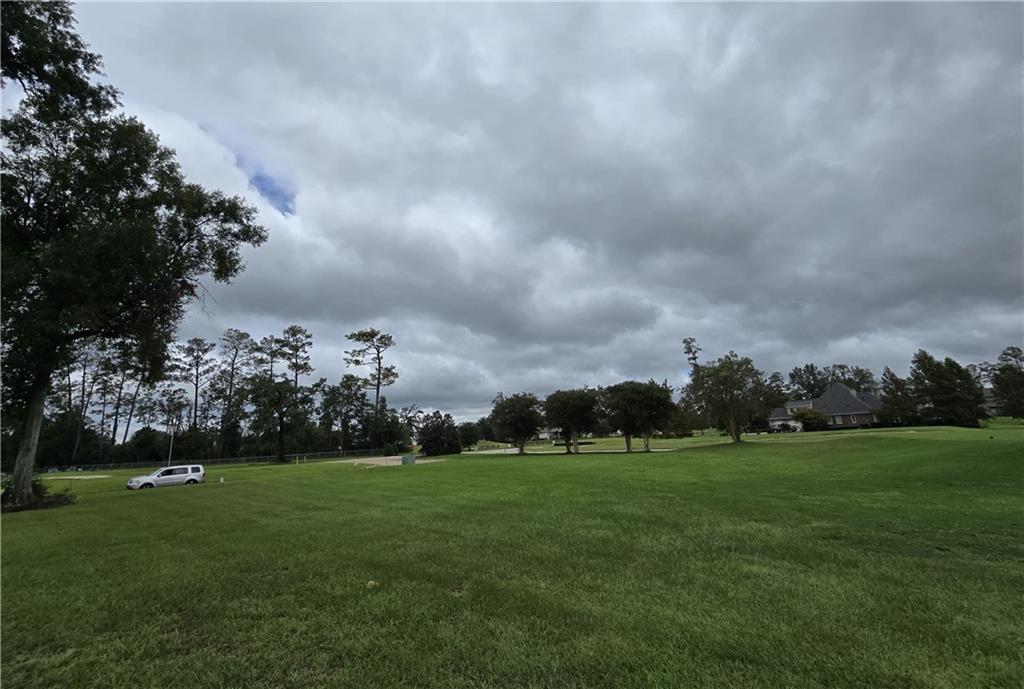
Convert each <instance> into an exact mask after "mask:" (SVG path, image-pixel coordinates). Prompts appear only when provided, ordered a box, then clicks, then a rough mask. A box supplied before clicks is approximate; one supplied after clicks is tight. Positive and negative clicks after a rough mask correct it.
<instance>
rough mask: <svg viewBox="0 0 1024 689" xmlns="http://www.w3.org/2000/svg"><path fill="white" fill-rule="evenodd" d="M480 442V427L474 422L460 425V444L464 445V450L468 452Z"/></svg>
mask: <svg viewBox="0 0 1024 689" xmlns="http://www.w3.org/2000/svg"><path fill="white" fill-rule="evenodd" d="M480 440H481V435H480V426H478V425H477V424H475V423H473V422H472V421H467V422H466V423H462V424H459V443H460V444H461V445H462V449H464V450H468V449H469V448H471V447H476V445H477V443H479V442H480Z"/></svg>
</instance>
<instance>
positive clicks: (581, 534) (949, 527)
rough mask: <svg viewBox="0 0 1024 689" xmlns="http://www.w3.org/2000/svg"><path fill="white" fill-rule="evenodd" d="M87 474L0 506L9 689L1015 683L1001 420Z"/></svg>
mask: <svg viewBox="0 0 1024 689" xmlns="http://www.w3.org/2000/svg"><path fill="white" fill-rule="evenodd" d="M106 473H110V474H113V475H114V478H111V479H100V480H92V481H78V482H70V481H68V482H65V481H62V480H57V481H55V482H54V484H55V485H57V486H60V485H63V484H64V483H67V484H69V485H71V484H73V485H74V490H75V491H76V492H78V493H79V495H80V498H79V501H78V502H77V504H75V505H73V506H71V507H67V508H62V509H58V510H50V511H40V512H29V513H15V514H7V515H4V517H3V541H2V558H3V563H2V564H3V568H2V584H3V587H2V601H0V602H2V613H3V619H2V631H3V649H2V651H3V666H2V678H0V679H2V683H3V687H4V689H17V688H21V687H47V688H51V687H62V688H69V689H70V688H74V687H126V688H127V687H131V688H133V689H134V688H136V687H172V686H173V687H188V688H202V687H244V688H256V687H268V688H269V687H275V688H277V687H320V686H323V687H355V688H359V689H363V688H369V687H407V686H409V687H411V686H416V687H556V688H559V689H561V688H563V687H616V688H618V687H638V688H644V689H648V688H651V687H729V688H732V687H773V688H774V687H863V688H865V689H867V688H882V687H892V688H894V689H895V688H899V689H907V688H914V687H948V688H950V689H965V688H968V687H985V688H991V687H1019V686H1021V684H1022V682H1024V661H1022V652H1021V649H1022V648H1024V631H1022V630H1024V595H1022V593H1024V547H1022V533H1024V428H1022V427H1020V426H1012V425H1007V424H1003V425H1000V426H998V427H996V426H993V427H992V428H988V429H980V430H957V429H913V430H900V431H864V432H846V433H820V434H793V435H788V434H787V435H780V436H772V437H763V438H761V439H751V440H750V441H749V442H747V443H744V444H743V445H742V446H739V447H734V446H729V445H722V444H708V443H705V444H700V443H699V442H696V441H695V442H694V443H693V444H692V446H687V447H685V448H684V449H681V450H678V451H675V452H660V453H651V454H648V455H643V454H634V455H631V456H627V455H622V454H606V455H587V456H582V457H564V456H527V457H512V456H500V455H491V456H487V455H478V456H473V457H462V458H457V459H452V460H450V461H447V462H441V463H437V464H429V465H418V466H410V467H385V468H372V469H367V468H358V467H353V466H351V465H344V464H306V465H298V466H294V465H293V466H284V467H274V466H260V467H232V468H225V469H217V468H216V467H210V468H209V479H210V483H208V484H207V485H204V486H199V487H196V488H184V487H182V488H166V489H158V490H151V491H144V492H131V493H130V492H127V491H125V490H124V489H123V484H124V478H125V477H126V476H127V475H130V474H131V473H133V472H106ZM220 477H223V478H224V479H225V481H224V483H223V484H221V483H219V478H220ZM370 581H374V582H376V583H377V586H375V587H368V585H367V584H368V582H370Z"/></svg>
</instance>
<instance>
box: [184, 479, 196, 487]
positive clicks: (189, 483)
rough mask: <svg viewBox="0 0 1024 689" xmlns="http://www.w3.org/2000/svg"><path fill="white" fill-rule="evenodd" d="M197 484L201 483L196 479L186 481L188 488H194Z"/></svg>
mask: <svg viewBox="0 0 1024 689" xmlns="http://www.w3.org/2000/svg"><path fill="white" fill-rule="evenodd" d="M197 483H199V481H197V480H195V479H194V478H190V479H189V480H187V481H185V485H186V486H194V485H196V484H197Z"/></svg>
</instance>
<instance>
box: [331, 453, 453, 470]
mask: <svg viewBox="0 0 1024 689" xmlns="http://www.w3.org/2000/svg"><path fill="white" fill-rule="evenodd" d="M443 461H444V460H443V459H420V458H419V457H417V458H416V464H430V463H432V462H443ZM325 464H362V465H364V466H370V467H395V466H402V457H401V455H394V456H392V457H358V458H356V459H334V460H331V461H330V462H325Z"/></svg>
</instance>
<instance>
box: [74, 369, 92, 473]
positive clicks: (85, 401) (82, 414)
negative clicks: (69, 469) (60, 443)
mask: <svg viewBox="0 0 1024 689" xmlns="http://www.w3.org/2000/svg"><path fill="white" fill-rule="evenodd" d="M88 377H89V359H88V358H86V360H85V363H84V364H83V365H82V396H81V399H79V402H81V404H82V406H81V408H80V409H79V413H78V429H77V430H76V431H75V445H74V447H72V448H71V463H72V464H74V463H75V460H76V459H78V447H79V445H81V444H82V429H84V428H85V419H86V416H87V415H88V413H89V403H90V402H92V390H93V387H94V386H95V385H96V376H93V378H92V380H91V381H89V392H88V394H86V391H85V381H86V379H87V378H88Z"/></svg>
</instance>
